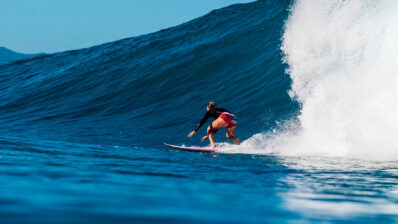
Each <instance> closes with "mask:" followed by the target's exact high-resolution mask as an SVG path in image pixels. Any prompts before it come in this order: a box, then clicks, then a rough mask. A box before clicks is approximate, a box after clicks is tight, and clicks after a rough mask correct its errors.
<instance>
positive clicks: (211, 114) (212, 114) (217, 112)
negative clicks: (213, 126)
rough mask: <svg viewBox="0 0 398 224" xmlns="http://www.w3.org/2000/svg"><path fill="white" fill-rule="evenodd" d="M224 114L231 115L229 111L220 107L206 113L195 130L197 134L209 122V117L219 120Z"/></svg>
mask: <svg viewBox="0 0 398 224" xmlns="http://www.w3.org/2000/svg"><path fill="white" fill-rule="evenodd" d="M224 112H228V113H230V112H229V111H228V110H226V109H223V108H219V107H216V108H211V109H210V110H209V111H207V112H206V114H205V116H204V117H203V118H202V120H200V122H199V124H198V125H197V126H196V128H195V132H196V131H198V130H199V128H200V127H201V126H202V125H203V124H204V123H205V122H206V121H207V119H209V117H212V118H214V119H217V118H218V117H219V116H220V114H222V113H224Z"/></svg>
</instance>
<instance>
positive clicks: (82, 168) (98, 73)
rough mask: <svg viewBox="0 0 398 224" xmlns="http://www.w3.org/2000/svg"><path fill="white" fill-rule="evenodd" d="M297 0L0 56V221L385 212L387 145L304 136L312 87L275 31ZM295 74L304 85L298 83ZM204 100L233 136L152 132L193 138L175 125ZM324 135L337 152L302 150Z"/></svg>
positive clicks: (357, 218) (318, 217)
mask: <svg viewBox="0 0 398 224" xmlns="http://www.w3.org/2000/svg"><path fill="white" fill-rule="evenodd" d="M310 2H311V1H310ZM320 2H321V3H319V4H322V1H320ZM325 2H328V1H324V2H323V3H325ZM364 2H365V1H364ZM304 3H306V1H297V2H296V1H289V0H286V1H284V0H280V1H257V2H253V3H248V4H236V5H232V6H229V7H226V8H223V9H218V10H214V11H212V12H210V13H209V14H207V15H205V16H203V17H200V18H197V19H195V20H192V21H189V22H187V23H184V24H181V25H179V26H176V27H171V28H169V29H165V30H161V31H159V32H155V33H151V34H147V35H143V36H138V37H133V38H127V39H123V40H119V41H115V42H111V43H106V44H102V45H99V46H94V47H90V48H85V49H78V50H73V51H66V52H60V53H55V54H50V55H41V56H38V57H35V58H33V59H27V60H21V61H16V62H14V63H11V64H6V65H0V92H1V94H0V156H1V157H0V172H1V175H0V178H1V183H2V184H1V186H0V222H1V223H319V222H324V223H334V222H337V223H362V222H366V223H396V222H398V181H397V178H398V162H397V161H398V160H397V159H396V157H395V158H394V157H390V159H387V160H373V159H372V156H368V158H366V159H363V158H361V156H358V154H357V153H356V151H355V150H346V151H344V150H345V149H346V148H344V147H343V149H341V148H339V147H337V146H335V145H331V144H329V142H325V141H323V145H321V146H320V147H318V145H316V146H317V147H315V146H314V147H304V146H308V145H310V144H304V143H303V142H305V143H308V141H305V140H307V138H304V137H301V136H306V135H305V133H313V132H311V131H308V130H312V129H310V128H308V127H312V126H311V125H307V124H308V123H311V122H308V120H309V118H308V117H311V116H309V115H308V114H309V113H308V111H311V110H310V109H308V108H316V107H314V106H312V107H310V106H307V105H312V104H309V103H308V102H312V101H311V98H305V97H307V95H311V94H308V92H310V93H313V95H316V93H318V92H317V90H319V89H321V87H322V86H321V87H320V85H315V84H313V83H311V82H308V81H305V80H304V81H302V82H300V80H303V79H302V78H301V77H303V76H299V75H298V74H305V75H306V76H305V77H307V76H309V75H308V74H312V73H309V72H302V71H303V70H302V69H298V68H300V66H297V65H296V63H297V60H295V58H303V57H304V61H305V57H306V55H309V54H301V55H300V54H294V53H295V52H299V53H300V52H303V50H302V49H300V47H297V46H292V45H291V44H290V42H289V40H290V37H291V36H295V35H296V33H295V30H294V29H293V31H292V27H293V28H294V27H295V26H294V24H295V22H296V21H300V20H299V19H297V18H303V16H302V14H300V12H302V11H304V12H307V13H308V11H305V10H302V9H303V8H305V7H306V5H305V4H304ZM307 3H308V1H307ZM300 4H301V5H300ZM313 4H314V5H316V4H315V3H313ZM325 4H326V3H325ZM338 4H343V5H338ZM338 4H335V5H333V4H332V5H333V7H336V5H337V8H333V10H335V11H338V9H340V8H344V7H345V6H344V4H345V3H342V2H339V3H338ZM353 8H355V7H353ZM300 10H302V11H300ZM333 10H332V12H335V11H333ZM370 11H371V12H373V11H372V10H370ZM364 13H365V14H366V13H367V12H366V11H365V12H364ZM314 14H315V13H314ZM326 14H328V15H330V13H326ZM300 15H301V17H300ZM295 16H297V17H295ZM339 18H341V16H340V17H339ZM300 24H301V23H300ZM350 25H352V24H350ZM352 27H353V26H351V28H352ZM318 32H319V34H322V33H323V32H322V31H317V32H315V34H314V33H310V34H308V33H306V34H307V35H309V36H307V37H306V38H304V39H311V38H310V36H311V35H312V36H314V35H315V36H316V34H317V33H318ZM295 37H300V35H298V36H297V35H296V36H295ZM293 39H294V38H293ZM296 40H297V42H298V43H302V42H299V41H302V40H303V39H300V38H296ZM329 42H330V41H328V43H329ZM318 43H319V42H313V43H312V45H311V46H314V45H316V44H318ZM300 46H302V48H305V49H310V50H309V52H314V50H313V49H311V46H306V45H305V44H303V45H300ZM339 48H341V46H340V47H339ZM323 49H326V51H327V52H332V53H333V52H334V51H333V50H331V49H333V48H332V47H325V48H323ZM349 49H352V48H349ZM304 52H305V51H304ZM355 52H357V51H355ZM332 53H330V54H332ZM315 55H317V57H322V55H323V54H320V53H319V52H315ZM339 55H341V54H339ZM365 56H366V55H365ZM361 57H363V55H361ZM310 59H311V58H308V60H310ZM308 60H307V61H308ZM330 61H332V62H331V63H332V64H333V65H336V66H339V63H337V62H338V61H337V62H336V60H330ZM303 64H305V63H304V62H302V63H300V65H303ZM323 64H325V63H323ZM323 64H322V65H323ZM342 67H344V68H346V66H342ZM306 68H307V67H306ZM309 70H310V71H313V72H314V74H316V77H315V78H317V77H319V76H320V74H323V73H322V72H319V71H318V70H316V69H315V68H311V69H309ZM326 70H327V71H332V70H333V71H334V70H336V69H331V68H328V69H326ZM315 78H314V77H310V80H314V79H315ZM322 80H325V79H322ZM325 82H326V81H325ZM325 82H322V83H323V84H324V83H325ZM326 83H329V82H326ZM316 84H317V83H316ZM308 86H317V87H318V88H314V89H310V91H307V90H308V89H305V90H306V91H303V92H305V94H304V93H301V90H302V89H304V88H307V87H308ZM334 86H336V85H334ZM336 88H337V87H336ZM313 95H311V96H313ZM322 96H327V95H322ZM324 98H326V99H328V98H327V97H324ZM324 98H322V99H324ZM346 98H349V96H347V97H346ZM210 100H213V101H216V102H217V104H218V105H219V106H220V107H224V108H227V109H229V110H230V111H231V112H233V113H234V114H236V115H237V117H238V128H237V129H236V134H237V136H239V138H241V139H242V140H243V144H242V145H241V146H233V145H231V144H229V143H228V140H227V139H226V137H225V134H224V133H223V131H220V132H219V133H217V134H216V141H217V142H219V143H220V144H222V145H224V146H225V148H227V149H226V152H228V153H227V154H224V153H192V152H184V151H178V150H173V149H169V148H166V147H165V146H163V143H164V142H167V143H170V144H177V145H182V144H185V145H201V146H204V145H206V144H208V143H202V142H200V138H201V137H202V135H204V134H205V128H202V129H201V130H200V132H199V133H198V134H196V135H195V136H194V137H193V138H192V139H191V138H187V137H186V136H187V134H188V133H189V132H190V131H192V130H193V129H194V128H195V126H196V124H197V122H198V121H199V120H200V119H201V117H202V116H203V114H204V113H205V109H206V104H207V102H208V101H210ZM355 100H357V99H355ZM316 102H320V104H321V105H320V107H321V108H322V107H326V105H322V103H323V101H322V100H318V101H316ZM323 113H324V114H326V113H327V112H325V111H323ZM310 114H311V113H310ZM333 114H336V111H334V113H333ZM333 114H332V115H333ZM327 115H328V116H329V114H327ZM332 115H330V120H331V121H334V119H333V118H334V117H333V116H332ZM346 117H348V115H347V116H346ZM336 119H337V118H336ZM297 123H298V124H299V125H297ZM318 123H319V122H318ZM392 123H394V122H392ZM300 124H301V125H300ZM324 125H325V129H327V130H328V132H327V133H328V135H327V136H333V135H332V134H333V132H332V131H331V130H333V129H331V128H330V129H329V126H327V125H326V124H324ZM338 127H339V128H338V130H339V131H341V130H342V129H344V127H345V126H342V124H340V126H338ZM350 127H351V126H350ZM302 130H304V131H303V133H304V134H303V135H300V133H301V131H302ZM344 130H345V129H344ZM347 130H349V129H347ZM355 130H356V129H355ZM356 132H357V131H356ZM317 133H322V131H317ZM344 133H348V134H347V135H345V136H348V137H346V138H344V139H346V140H347V139H348V140H350V139H356V138H354V137H355V136H352V135H349V133H350V132H348V131H347V132H344ZM292 136H293V137H292ZM322 136H323V135H322ZM339 136H340V135H339ZM285 138H292V139H297V138H299V139H300V141H297V144H296V145H295V147H293V149H294V152H303V153H297V154H295V153H292V152H291V151H286V149H287V148H290V147H291V146H290V145H286V147H285V145H284V144H281V140H280V139H285ZM314 138H315V139H322V138H321V137H318V136H314ZM348 140H347V141H348ZM384 143H385V142H384ZM394 144H396V143H394ZM349 145H350V146H352V145H353V144H349ZM389 146H391V145H388V144H385V145H384V146H383V147H385V148H386V149H387V148H388V147H389ZM392 146H393V149H396V148H394V147H395V146H394V145H392ZM329 148H333V150H334V149H336V151H337V149H339V151H338V152H340V153H339V154H337V155H333V156H331V155H329V154H326V155H325V154H322V153H317V152H319V151H322V149H329ZM361 149H364V151H365V149H366V150H367V151H366V152H368V154H366V155H365V156H367V155H377V153H379V154H382V153H383V149H384V148H378V150H377V153H374V154H372V150H371V149H368V148H366V147H364V148H361ZM333 150H332V151H333ZM231 152H232V153H233V154H231ZM279 152H281V153H279ZM343 152H344V153H343ZM352 152H355V153H352ZM369 152H370V153H369ZM350 153H351V154H350ZM346 155H347V156H346Z"/></svg>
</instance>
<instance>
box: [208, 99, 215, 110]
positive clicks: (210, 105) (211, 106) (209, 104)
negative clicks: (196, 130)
mask: <svg viewBox="0 0 398 224" xmlns="http://www.w3.org/2000/svg"><path fill="white" fill-rule="evenodd" d="M207 106H208V107H209V108H210V109H211V108H216V107H217V106H216V103H214V102H213V101H210V102H209V103H208V104H207Z"/></svg>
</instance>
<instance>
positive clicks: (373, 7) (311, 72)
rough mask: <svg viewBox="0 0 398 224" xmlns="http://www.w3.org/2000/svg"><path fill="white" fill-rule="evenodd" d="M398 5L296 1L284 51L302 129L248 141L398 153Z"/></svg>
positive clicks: (304, 149) (387, 156) (357, 154)
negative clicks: (298, 106)
mask: <svg viewBox="0 0 398 224" xmlns="http://www.w3.org/2000/svg"><path fill="white" fill-rule="evenodd" d="M397 12H398V1H396V0H377V1H375V0H297V1H296V2H295V4H294V6H293V8H292V11H291V15H290V16H289V18H288V21H287V22H286V25H285V32H284V35H283V44H282V50H283V52H284V53H285V59H284V60H285V62H286V63H287V64H288V65H289V70H288V73H289V75H290V77H291V79H292V81H293V84H292V90H291V92H290V95H291V97H293V98H295V99H297V100H298V101H299V102H300V103H301V105H302V109H301V113H300V115H299V117H298V122H299V124H298V125H297V126H298V130H297V129H294V130H292V128H291V127H290V126H287V127H285V128H284V129H283V130H282V131H281V132H279V133H276V134H269V133H268V134H257V135H255V136H253V137H252V138H250V139H249V140H247V141H246V142H244V145H246V146H247V147H245V148H253V147H254V148H257V150H258V149H259V148H262V151H263V152H266V153H270V152H271V153H277V154H280V155H293V156H303V155H310V156H339V157H340V156H341V157H350V158H360V159H370V160H398V13H397ZM287 123H288V122H287ZM264 148H265V150H264ZM257 150H255V151H257Z"/></svg>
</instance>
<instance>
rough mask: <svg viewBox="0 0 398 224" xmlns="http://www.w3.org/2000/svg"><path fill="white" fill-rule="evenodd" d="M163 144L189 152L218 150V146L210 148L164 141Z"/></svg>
mask: <svg viewBox="0 0 398 224" xmlns="http://www.w3.org/2000/svg"><path fill="white" fill-rule="evenodd" d="M164 145H165V146H167V147H170V148H173V149H180V150H184V151H191V152H218V151H220V150H221V149H220V148H210V147H197V146H178V145H170V144H167V143H164Z"/></svg>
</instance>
